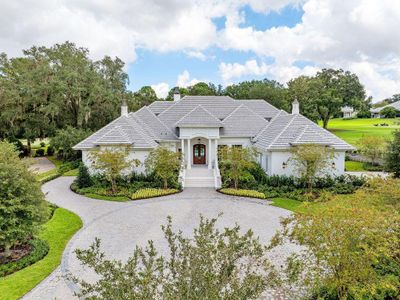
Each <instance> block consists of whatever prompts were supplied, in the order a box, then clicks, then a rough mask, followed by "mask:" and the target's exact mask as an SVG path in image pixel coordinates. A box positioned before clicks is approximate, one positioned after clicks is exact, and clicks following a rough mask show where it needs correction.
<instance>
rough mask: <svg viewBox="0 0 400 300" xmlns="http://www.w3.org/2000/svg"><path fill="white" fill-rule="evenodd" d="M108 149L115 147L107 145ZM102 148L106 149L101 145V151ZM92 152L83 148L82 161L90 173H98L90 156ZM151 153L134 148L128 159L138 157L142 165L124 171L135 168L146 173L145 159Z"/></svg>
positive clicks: (130, 170) (136, 170)
mask: <svg viewBox="0 0 400 300" xmlns="http://www.w3.org/2000/svg"><path fill="white" fill-rule="evenodd" d="M107 148H108V149H110V148H113V147H107ZM102 149H105V147H101V148H100V151H101V150H102ZM90 152H92V151H91V150H83V151H82V162H83V163H84V164H85V166H86V167H87V168H88V170H89V173H90V174H96V173H97V170H95V169H94V168H93V166H92V165H93V162H92V160H91V158H90ZM149 153H150V149H149V150H137V149H132V150H131V151H130V152H129V154H128V160H132V159H138V160H139V161H140V162H141V165H140V166H138V167H135V168H131V169H127V170H125V171H124V174H129V173H131V172H132V171H133V170H135V172H137V173H144V172H145V167H144V161H145V160H146V158H147V156H148V155H149Z"/></svg>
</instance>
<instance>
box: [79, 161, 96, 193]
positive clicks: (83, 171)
mask: <svg viewBox="0 0 400 300" xmlns="http://www.w3.org/2000/svg"><path fill="white" fill-rule="evenodd" d="M75 182H76V184H77V185H78V187H79V188H80V189H81V188H85V187H89V186H91V185H92V184H93V181H92V178H91V177H90V174H89V170H88V168H87V167H86V166H85V165H84V164H83V163H80V165H79V172H78V176H77V177H76V179H75Z"/></svg>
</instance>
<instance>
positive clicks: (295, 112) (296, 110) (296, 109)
mask: <svg viewBox="0 0 400 300" xmlns="http://www.w3.org/2000/svg"><path fill="white" fill-rule="evenodd" d="M298 114H300V104H299V101H297V99H295V100H294V101H293V103H292V115H298Z"/></svg>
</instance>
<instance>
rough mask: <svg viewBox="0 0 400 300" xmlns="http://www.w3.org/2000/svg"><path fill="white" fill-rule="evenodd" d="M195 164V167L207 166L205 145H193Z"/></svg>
mask: <svg viewBox="0 0 400 300" xmlns="http://www.w3.org/2000/svg"><path fill="white" fill-rule="evenodd" d="M193 164H194V165H205V164H206V145H204V144H195V145H193Z"/></svg>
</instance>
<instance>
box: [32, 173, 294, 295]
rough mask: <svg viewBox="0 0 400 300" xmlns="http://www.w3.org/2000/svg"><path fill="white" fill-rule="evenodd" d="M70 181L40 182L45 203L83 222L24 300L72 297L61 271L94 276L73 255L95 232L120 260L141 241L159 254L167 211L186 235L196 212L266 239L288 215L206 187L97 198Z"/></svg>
mask: <svg viewBox="0 0 400 300" xmlns="http://www.w3.org/2000/svg"><path fill="white" fill-rule="evenodd" d="M72 181H73V178H72V177H60V178H57V179H55V180H53V181H50V182H48V183H46V184H44V185H43V187H42V189H43V191H44V192H45V193H46V199H47V200H48V201H49V202H52V203H55V204H57V205H58V206H60V207H64V208H66V209H69V210H71V211H73V212H75V213H76V214H78V215H79V216H80V217H81V218H82V220H83V223H84V226H83V228H82V229H81V230H80V231H79V232H78V233H77V234H76V235H75V236H74V237H73V238H72V239H71V241H70V242H69V244H68V246H67V248H66V249H65V251H64V254H63V258H62V263H61V266H60V267H59V268H57V269H56V270H55V272H53V273H52V274H51V275H50V276H49V277H48V278H46V279H45V280H44V281H43V282H42V283H41V284H39V285H38V286H37V287H36V288H35V289H33V290H32V291H31V292H30V293H28V294H27V295H26V296H25V297H24V299H54V298H58V299H75V298H74V296H73V291H74V290H76V286H75V285H74V284H73V283H71V282H70V281H68V280H67V279H66V274H68V273H72V274H74V275H79V277H81V278H85V279H86V280H93V279H95V278H96V277H95V274H93V272H91V271H90V270H87V269H84V268H83V267H82V266H81V265H80V263H79V261H78V260H77V259H76V257H75V254H74V250H75V249H77V248H87V247H88V246H89V245H90V244H91V243H92V242H93V241H94V238H95V237H99V238H100V239H101V241H102V251H104V252H105V254H106V256H107V257H108V258H114V259H121V260H126V259H127V258H128V257H129V256H130V255H132V252H133V249H134V247H135V246H136V245H145V244H146V242H147V241H148V240H150V239H151V240H153V241H154V243H155V245H156V247H157V249H158V250H159V251H160V252H161V253H166V251H167V247H166V246H167V245H166V243H165V241H164V238H163V233H162V231H161V228H160V226H161V225H162V224H165V223H166V218H167V216H172V219H173V226H174V228H176V229H180V230H182V231H183V232H184V233H185V234H187V235H191V234H192V230H193V228H194V227H196V226H197V225H198V222H199V216H200V214H202V215H204V216H205V217H208V218H212V217H217V216H218V214H219V213H223V215H222V216H221V217H220V218H219V220H218V222H217V226H219V227H220V228H224V227H228V226H233V225H234V224H235V223H237V224H239V225H240V226H241V228H242V230H243V231H245V230H247V229H252V230H253V231H254V233H255V235H258V236H259V237H260V240H261V242H263V243H267V242H268V241H269V240H270V239H271V237H272V236H273V234H274V233H275V231H276V230H277V229H278V228H279V226H280V225H279V220H280V218H281V217H285V216H288V215H289V214H290V212H289V211H287V210H284V209H281V208H278V207H273V206H270V205H269V204H268V202H267V201H265V200H257V199H250V198H242V197H232V196H227V195H223V194H220V193H217V192H216V191H214V190H213V189H207V188H187V189H185V190H184V191H183V192H182V193H179V194H175V195H170V196H165V197H160V198H153V199H146V200H137V201H129V202H111V201H102V200H96V199H90V198H87V197H84V196H81V195H77V194H75V193H73V192H72V191H71V190H70V189H69V186H70V184H71V183H72ZM294 250H296V247H295V246H294V245H287V246H285V247H281V248H280V249H276V251H274V252H273V253H272V254H271V259H272V261H273V262H274V263H276V264H280V263H281V262H282V260H283V259H284V257H286V255H287V254H288V253H289V252H291V251H294ZM265 299H267V298H265ZM268 299H274V297H273V296H271V297H269V298H268Z"/></svg>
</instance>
